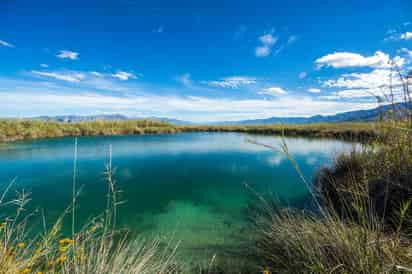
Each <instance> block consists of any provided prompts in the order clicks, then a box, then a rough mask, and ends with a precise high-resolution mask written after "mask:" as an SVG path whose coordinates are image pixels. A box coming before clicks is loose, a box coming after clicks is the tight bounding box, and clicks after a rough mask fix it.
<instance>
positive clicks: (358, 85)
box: [322, 69, 402, 98]
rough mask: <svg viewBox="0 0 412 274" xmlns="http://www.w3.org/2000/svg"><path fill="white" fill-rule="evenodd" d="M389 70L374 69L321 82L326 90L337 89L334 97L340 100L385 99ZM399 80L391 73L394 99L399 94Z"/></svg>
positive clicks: (388, 92) (389, 75)
mask: <svg viewBox="0 0 412 274" xmlns="http://www.w3.org/2000/svg"><path fill="white" fill-rule="evenodd" d="M390 78H391V71H390V70H389V69H375V70H373V71H371V72H369V73H350V74H343V75H341V76H340V77H339V78H337V79H332V80H327V81H323V82H322V86H324V87H327V88H339V89H341V90H340V91H337V92H335V93H334V96H337V97H340V98H364V97H376V96H379V97H387V96H389V95H390V88H389V84H390ZM401 84H402V82H401V80H400V79H399V77H398V75H397V72H395V71H393V72H392V91H393V93H394V95H395V96H396V97H398V96H400V93H401Z"/></svg>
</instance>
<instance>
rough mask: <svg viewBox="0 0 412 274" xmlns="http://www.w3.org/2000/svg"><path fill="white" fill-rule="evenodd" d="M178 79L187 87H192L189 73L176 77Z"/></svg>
mask: <svg viewBox="0 0 412 274" xmlns="http://www.w3.org/2000/svg"><path fill="white" fill-rule="evenodd" d="M176 80H177V81H178V82H179V83H181V84H182V85H184V86H186V87H190V86H191V85H192V83H193V81H192V78H191V76H190V74H189V73H184V74H182V75H180V76H178V77H177V78H176Z"/></svg>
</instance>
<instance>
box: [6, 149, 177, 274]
mask: <svg viewBox="0 0 412 274" xmlns="http://www.w3.org/2000/svg"><path fill="white" fill-rule="evenodd" d="M74 163H75V165H74V167H76V153H75V157H74ZM75 174H76V168H74V173H73V203H72V205H71V206H70V207H68V208H67V209H66V210H65V212H63V214H62V215H61V217H60V218H58V219H57V220H56V221H55V222H54V223H53V224H52V225H51V226H48V225H47V222H46V218H45V216H44V215H42V214H41V215H40V217H42V220H43V222H42V224H43V227H42V229H39V228H38V227H37V228H36V227H31V226H30V224H31V223H35V222H33V219H34V218H35V217H39V214H38V212H26V206H27V204H28V203H29V202H30V195H29V194H28V193H26V192H24V191H23V192H17V194H16V195H14V196H11V195H10V194H9V192H10V189H11V187H12V184H13V182H12V183H11V184H10V185H9V186H8V187H7V188H6V189H5V190H4V192H3V194H2V195H0V220H1V222H0V273H4V274H9V273H10V274H12V273H13V274H15V273H21V274H29V273H37V274H42V273H67V274H69V273H79V274H88V273H103V274H109V273H124V274H129V273H130V274H131V273H142V274H143V273H148V274H149V273H150V274H151V273H177V271H178V268H177V267H178V265H177V264H176V260H175V251H176V247H177V246H176V245H171V244H168V245H166V246H164V244H163V245H162V246H161V242H160V241H158V240H156V239H154V240H152V241H145V240H143V239H131V238H130V237H129V236H128V233H127V231H124V230H121V229H118V228H117V227H116V208H117V206H118V204H119V203H120V201H119V200H118V190H117V186H116V181H115V179H114V177H113V170H112V167H111V161H110V162H109V164H108V165H107V166H106V172H105V175H106V178H107V180H106V181H107V185H108V193H107V199H108V200H107V208H106V210H105V211H104V212H103V213H102V214H101V216H96V217H95V218H93V219H92V220H91V221H90V222H88V223H87V224H83V227H82V228H81V229H80V230H78V231H77V230H75V228H74V227H75V220H76V211H75V208H76V206H77V204H76V199H77V196H78V194H79V190H78V189H77V188H76V176H75ZM70 214H72V227H73V231H72V233H71V235H70V236H67V235H63V232H62V231H63V230H62V227H63V223H64V220H65V219H67V218H66V217H68V215H70ZM31 229H32V230H31ZM179 267H180V266H179Z"/></svg>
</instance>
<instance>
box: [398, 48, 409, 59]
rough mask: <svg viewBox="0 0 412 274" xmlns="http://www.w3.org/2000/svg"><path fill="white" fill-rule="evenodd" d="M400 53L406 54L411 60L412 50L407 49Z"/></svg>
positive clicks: (402, 49) (401, 50)
mask: <svg viewBox="0 0 412 274" xmlns="http://www.w3.org/2000/svg"><path fill="white" fill-rule="evenodd" d="M399 51H400V52H401V53H403V54H406V55H407V56H408V57H409V58H412V50H409V49H407V48H401V49H400V50H399Z"/></svg>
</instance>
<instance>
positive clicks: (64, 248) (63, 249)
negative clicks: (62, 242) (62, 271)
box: [59, 246, 69, 253]
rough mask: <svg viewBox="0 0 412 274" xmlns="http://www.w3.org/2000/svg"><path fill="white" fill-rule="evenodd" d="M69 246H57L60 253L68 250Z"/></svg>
mask: <svg viewBox="0 0 412 274" xmlns="http://www.w3.org/2000/svg"><path fill="white" fill-rule="evenodd" d="M68 249H69V248H68V247H67V246H62V247H60V248H59V251H60V253H64V252H66V251H67V250H68Z"/></svg>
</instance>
